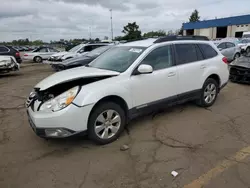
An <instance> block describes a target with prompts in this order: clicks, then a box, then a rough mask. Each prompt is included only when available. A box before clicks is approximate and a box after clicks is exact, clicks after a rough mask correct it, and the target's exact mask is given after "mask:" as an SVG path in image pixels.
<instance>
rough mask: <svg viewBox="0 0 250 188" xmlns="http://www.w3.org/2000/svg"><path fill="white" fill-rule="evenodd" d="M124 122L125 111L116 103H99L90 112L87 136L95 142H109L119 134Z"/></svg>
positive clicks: (102, 143)
mask: <svg viewBox="0 0 250 188" xmlns="http://www.w3.org/2000/svg"><path fill="white" fill-rule="evenodd" d="M125 123H126V116H125V112H124V110H123V109H122V108H121V107H120V106H119V105H118V104H116V103H113V102H105V103H101V104H99V105H98V106H97V107H95V108H94V110H93V111H92V112H91V114H90V118H89V122H88V136H89V138H90V139H91V140H93V141H94V142H95V143H97V144H101V145H104V144H108V143H111V142H113V141H115V140H116V139H117V138H118V137H119V136H120V134H121V133H122V131H123V130H124V127H125Z"/></svg>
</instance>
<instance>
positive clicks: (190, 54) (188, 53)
mask: <svg viewBox="0 0 250 188" xmlns="http://www.w3.org/2000/svg"><path fill="white" fill-rule="evenodd" d="M175 49H176V53H177V59H178V61H177V63H178V64H186V63H190V62H194V61H198V60H199V59H198V57H197V52H196V46H195V45H194V44H176V45H175Z"/></svg>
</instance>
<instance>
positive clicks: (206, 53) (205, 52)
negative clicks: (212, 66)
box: [198, 44, 218, 59]
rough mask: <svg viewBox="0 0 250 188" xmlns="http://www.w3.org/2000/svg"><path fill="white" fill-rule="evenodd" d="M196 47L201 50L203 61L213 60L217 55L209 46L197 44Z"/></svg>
mask: <svg viewBox="0 0 250 188" xmlns="http://www.w3.org/2000/svg"><path fill="white" fill-rule="evenodd" d="M198 46H199V47H200V49H201V50H202V53H203V55H204V57H205V59H209V58H213V57H215V56H217V55H218V53H217V52H216V50H215V49H213V47H212V46H210V45H209V44H198Z"/></svg>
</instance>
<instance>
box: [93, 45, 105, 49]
mask: <svg viewBox="0 0 250 188" xmlns="http://www.w3.org/2000/svg"><path fill="white" fill-rule="evenodd" d="M102 46H104V45H93V46H92V50H94V49H96V48H99V47H102Z"/></svg>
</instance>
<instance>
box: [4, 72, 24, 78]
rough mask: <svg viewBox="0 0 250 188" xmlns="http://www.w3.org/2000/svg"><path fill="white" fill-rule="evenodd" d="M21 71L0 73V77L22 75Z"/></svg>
mask: <svg viewBox="0 0 250 188" xmlns="http://www.w3.org/2000/svg"><path fill="white" fill-rule="evenodd" d="M22 75H23V74H22V73H3V74H1V73H0V78H7V77H18V76H22Z"/></svg>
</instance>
